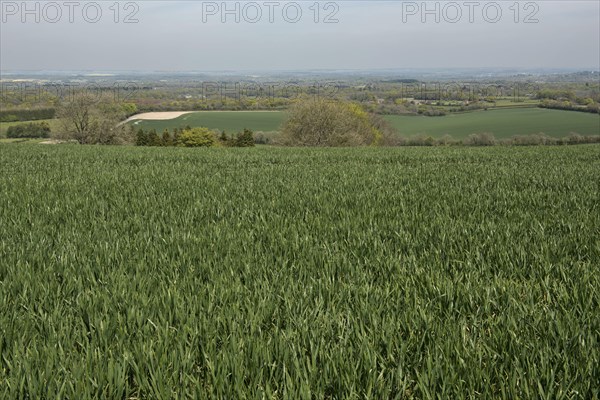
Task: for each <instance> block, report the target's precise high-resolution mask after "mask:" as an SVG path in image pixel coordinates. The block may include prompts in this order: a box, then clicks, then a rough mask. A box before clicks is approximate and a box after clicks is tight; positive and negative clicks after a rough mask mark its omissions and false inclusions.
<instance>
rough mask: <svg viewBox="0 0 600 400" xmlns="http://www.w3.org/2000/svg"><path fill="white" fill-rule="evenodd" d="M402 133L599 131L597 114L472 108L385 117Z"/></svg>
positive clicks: (559, 133)
mask: <svg viewBox="0 0 600 400" xmlns="http://www.w3.org/2000/svg"><path fill="white" fill-rule="evenodd" d="M386 119H387V120H388V121H389V122H390V123H391V124H392V125H393V126H394V128H396V129H397V130H398V132H399V133H400V134H401V135H403V136H414V135H418V134H427V135H431V136H433V137H441V136H444V135H446V134H448V135H451V136H452V137H454V138H455V139H462V138H465V137H467V136H468V135H470V134H472V133H481V132H491V133H493V134H494V135H495V136H496V138H498V139H500V138H508V137H511V136H514V135H529V134H533V133H540V132H544V133H545V134H546V135H548V136H554V137H564V136H567V135H568V134H569V133H570V132H577V133H579V134H581V135H599V134H600V115H598V114H588V113H583V112H575V111H561V110H546V109H542V108H531V109H508V110H489V111H476V112H471V113H465V114H453V115H447V116H444V117H413V116H402V115H390V116H386Z"/></svg>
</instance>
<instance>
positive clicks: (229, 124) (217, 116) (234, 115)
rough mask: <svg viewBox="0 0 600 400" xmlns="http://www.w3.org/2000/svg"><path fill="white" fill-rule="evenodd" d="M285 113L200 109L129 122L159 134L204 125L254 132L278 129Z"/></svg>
mask: <svg viewBox="0 0 600 400" xmlns="http://www.w3.org/2000/svg"><path fill="white" fill-rule="evenodd" d="M284 117H285V113H284V112H281V111H200V112H195V113H192V114H184V115H182V116H180V117H178V118H175V119H171V120H164V121H139V120H138V121H133V122H131V124H132V125H133V126H135V127H136V129H137V128H143V129H144V130H150V129H156V131H157V132H158V133H159V134H160V133H162V131H163V130H165V129H170V130H172V129H174V128H184V127H186V126H187V125H189V126H191V127H192V128H194V127H200V126H204V127H206V128H209V129H218V130H225V131H226V132H227V133H229V134H233V133H236V132H241V131H243V130H244V128H248V129H252V130H253V131H255V132H258V131H262V132H273V131H277V130H279V127H280V125H281V123H282V122H283V119H284Z"/></svg>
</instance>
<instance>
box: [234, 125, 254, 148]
mask: <svg viewBox="0 0 600 400" xmlns="http://www.w3.org/2000/svg"><path fill="white" fill-rule="evenodd" d="M233 145H234V146H235V147H254V133H253V132H252V131H251V130H250V129H246V128H244V131H243V132H241V133H238V135H237V137H236V138H235V141H234V144H233Z"/></svg>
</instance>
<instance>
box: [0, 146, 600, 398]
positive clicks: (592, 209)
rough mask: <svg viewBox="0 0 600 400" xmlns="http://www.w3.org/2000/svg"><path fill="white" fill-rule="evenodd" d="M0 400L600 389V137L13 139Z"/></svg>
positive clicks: (0, 296) (5, 167)
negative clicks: (586, 140) (253, 141)
mask: <svg viewBox="0 0 600 400" xmlns="http://www.w3.org/2000/svg"><path fill="white" fill-rule="evenodd" d="M0 168H1V171H2V172H1V174H0V201H1V203H2V207H1V208H0V221H1V223H0V398H2V399H88V398H105V399H171V398H173V399H193V398H218V399H429V398H439V399H471V398H511V399H519V398H539V399H597V398H599V396H600V385H599V384H598V382H600V367H599V365H600V344H599V339H600V311H599V310H600V194H599V192H600V190H599V185H600V146H598V145H587V146H555V147H529V148H517V147H493V148H469V147H464V148H463V147H459V148H455V147H452V148H444V147H436V148H358V149H291V148H255V149H223V148H221V149H184V148H139V147H138V148H136V147H95V146H74V145H62V146H52V145H39V146H27V145H10V144H4V145H2V144H0Z"/></svg>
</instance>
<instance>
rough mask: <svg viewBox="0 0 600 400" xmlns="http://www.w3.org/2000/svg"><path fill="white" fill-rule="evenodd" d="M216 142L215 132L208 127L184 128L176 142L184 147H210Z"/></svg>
mask: <svg viewBox="0 0 600 400" xmlns="http://www.w3.org/2000/svg"><path fill="white" fill-rule="evenodd" d="M216 142H217V138H216V136H215V134H214V133H213V132H212V131H211V130H210V129H208V128H190V129H184V130H183V132H181V134H180V135H179V140H178V143H179V144H180V145H181V146H184V147H211V146H214V145H215V143H216Z"/></svg>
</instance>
